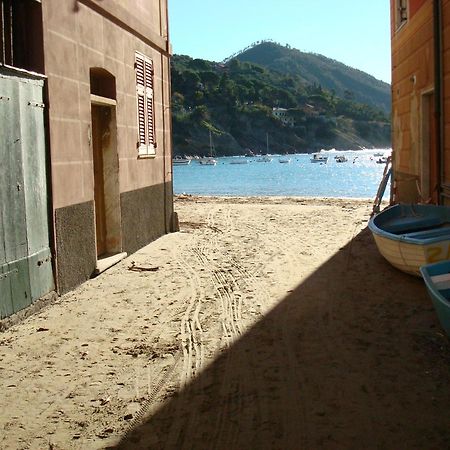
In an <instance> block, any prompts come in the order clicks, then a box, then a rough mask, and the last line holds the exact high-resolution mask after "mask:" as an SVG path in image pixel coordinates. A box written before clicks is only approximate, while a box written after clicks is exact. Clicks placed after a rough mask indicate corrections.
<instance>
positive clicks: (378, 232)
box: [369, 204, 450, 276]
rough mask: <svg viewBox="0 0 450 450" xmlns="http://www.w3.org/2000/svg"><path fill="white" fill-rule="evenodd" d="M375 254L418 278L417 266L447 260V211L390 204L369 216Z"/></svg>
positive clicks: (449, 227)
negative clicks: (377, 251) (377, 252)
mask: <svg viewBox="0 0 450 450" xmlns="http://www.w3.org/2000/svg"><path fill="white" fill-rule="evenodd" d="M369 229H370V230H371V231H372V234H373V237H374V239H375V242H376V244H377V247H378V250H379V252H380V253H381V254H382V255H383V257H384V258H386V259H387V260H388V261H389V262H390V263H391V264H392V265H393V266H394V267H396V268H398V269H400V270H402V271H404V272H406V273H410V274H412V275H416V276H420V267H421V266H424V265H427V264H431V263H435V262H439V261H443V260H446V259H450V208H449V207H446V206H436V205H417V204H412V205H394V206H391V207H390V208H387V209H385V210H384V211H382V212H380V213H379V214H377V215H375V216H374V217H372V218H371V219H370V221H369Z"/></svg>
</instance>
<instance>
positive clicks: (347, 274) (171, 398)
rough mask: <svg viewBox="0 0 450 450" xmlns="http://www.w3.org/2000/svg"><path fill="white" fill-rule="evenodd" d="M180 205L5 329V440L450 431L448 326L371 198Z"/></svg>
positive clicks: (210, 439) (0, 354)
mask: <svg viewBox="0 0 450 450" xmlns="http://www.w3.org/2000/svg"><path fill="white" fill-rule="evenodd" d="M175 206H176V211H177V212H178V214H179V219H180V228H181V230H180V232H178V233H173V234H170V235H167V236H163V237H162V238H160V239H158V240H157V241H155V242H153V243H152V244H150V245H148V246H147V247H145V248H144V249H142V250H141V251H139V252H137V253H136V254H133V255H131V256H129V257H128V258H127V259H126V260H124V261H122V262H121V263H119V264H118V265H116V266H114V267H113V268H111V269H109V270H108V271H107V272H105V273H104V274H102V275H101V276H99V277H97V278H95V279H92V280H90V281H88V282H87V283H85V284H83V285H82V286H81V287H79V288H78V289H76V290H75V291H73V292H71V293H69V294H67V295H64V296H62V297H60V298H59V299H58V300H57V302H56V303H54V304H52V305H51V306H49V307H47V308H45V309H44V310H42V311H41V312H40V313H38V314H36V315H34V316H32V317H30V318H28V319H26V320H25V321H24V322H22V323H20V324H18V325H16V326H14V327H12V328H10V329H8V330H7V331H5V332H3V333H1V334H0V448H2V449H28V448H31V449H47V448H51V449H97V448H107V447H112V448H117V447H119V448H152V449H153V448H154V449H163V448H166V449H185V448H186V449H213V448H214V449H246V450H247V449H319V448H320V449H361V448H365V449H366V448H367V449H370V448H373V449H385V448H386V449H400V448H404V449H414V448H417V449H425V448H426V449H432V448H433V449H440V448H448V443H449V442H450V427H449V418H448V417H449V415H448V412H449V409H450V407H449V405H450V388H449V383H448V381H449V377H450V365H449V362H450V345H449V341H448V339H447V338H446V337H445V336H444V334H443V332H442V330H441V328H440V327H439V324H438V321H437V319H436V316H435V314H434V311H433V308H432V305H431V302H430V300H429V298H428V296H427V294H426V291H425V288H424V285H423V283H422V281H421V280H420V279H418V278H414V277H412V276H409V275H405V274H403V273H401V272H399V271H397V270H396V269H394V268H392V267H390V266H389V265H388V264H387V263H386V262H385V261H384V260H383V259H382V257H381V256H380V255H379V254H378V252H377V250H376V248H375V245H374V243H373V239H372V237H371V235H370V233H369V232H368V230H367V228H366V225H367V220H368V219H369V213H370V210H371V205H370V202H368V201H366V200H343V199H342V200H336V199H299V198H290V199H283V198H226V199H223V198H202V197H188V196H185V197H178V198H177V200H176V204H175Z"/></svg>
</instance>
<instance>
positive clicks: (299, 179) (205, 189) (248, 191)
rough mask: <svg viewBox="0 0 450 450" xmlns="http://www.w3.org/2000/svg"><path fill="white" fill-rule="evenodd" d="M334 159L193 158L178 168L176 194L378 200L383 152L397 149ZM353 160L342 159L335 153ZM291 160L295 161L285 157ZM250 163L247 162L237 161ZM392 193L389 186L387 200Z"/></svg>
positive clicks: (175, 171) (346, 153)
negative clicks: (208, 162)
mask: <svg viewBox="0 0 450 450" xmlns="http://www.w3.org/2000/svg"><path fill="white" fill-rule="evenodd" d="M322 153H323V154H325V155H326V156H328V157H329V158H328V162H327V163H326V164H323V163H311V162H310V158H311V155H308V154H295V155H288V156H280V155H271V158H273V159H272V161H271V162H259V161H258V160H261V157H251V158H249V157H224V158H216V160H217V165H215V166H212V165H201V164H199V163H198V161H196V160H193V161H191V163H190V164H189V165H187V166H174V167H173V182H174V192H175V193H176V194H183V193H184V194H193V195H218V196H304V197H350V198H374V197H375V195H376V193H377V190H378V187H379V184H380V181H381V179H382V176H383V170H384V168H385V164H379V163H377V161H378V160H379V159H380V157H379V156H375V153H383V154H384V156H389V155H390V154H391V150H386V149H381V150H375V149H373V150H358V151H352V150H347V151H337V150H329V151H325V152H322ZM337 155H343V156H345V157H346V158H347V159H348V161H346V162H342V163H338V162H336V160H335V158H334V157H335V156H337ZM286 158H290V159H291V161H290V163H280V160H283V159H286ZM242 161H245V163H244V164H236V163H237V162H242ZM386 196H389V185H388V187H387V188H386V193H385V198H386Z"/></svg>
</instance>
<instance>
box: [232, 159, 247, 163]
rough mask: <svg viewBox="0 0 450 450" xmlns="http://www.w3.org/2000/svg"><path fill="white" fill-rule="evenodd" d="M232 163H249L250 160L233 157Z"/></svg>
mask: <svg viewBox="0 0 450 450" xmlns="http://www.w3.org/2000/svg"><path fill="white" fill-rule="evenodd" d="M230 164H248V160H246V159H244V158H241V159H233V160H232V161H230Z"/></svg>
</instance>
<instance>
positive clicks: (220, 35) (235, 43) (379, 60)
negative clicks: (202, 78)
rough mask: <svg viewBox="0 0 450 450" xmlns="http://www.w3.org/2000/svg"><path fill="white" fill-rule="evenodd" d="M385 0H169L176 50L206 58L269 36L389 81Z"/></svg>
mask: <svg viewBox="0 0 450 450" xmlns="http://www.w3.org/2000/svg"><path fill="white" fill-rule="evenodd" d="M389 14H390V11H389V0H359V1H358V0H308V1H307V0H225V1H223V0H221V1H219V0H169V17H170V24H169V27H170V39H171V42H172V46H173V51H174V53H176V54H183V55H189V56H192V57H193V58H203V59H208V60H210V61H222V60H223V59H225V58H226V57H227V56H230V55H231V54H233V53H235V52H237V51H239V50H241V49H243V48H245V47H247V46H248V45H250V44H251V43H253V42H256V41H259V40H262V39H273V40H274V41H276V42H279V43H280V44H283V45H284V44H289V45H291V46H292V47H294V48H298V49H299V50H302V51H306V52H314V53H320V54H322V55H325V56H328V57H329V58H333V59H336V60H338V61H341V62H343V63H344V64H347V65H348V66H351V67H355V68H357V69H360V70H363V71H364V72H367V73H370V74H371V75H373V76H375V77H376V78H378V79H380V80H383V81H386V82H390V80H391V59H390V58H391V56H390V26H389V20H390V18H389Z"/></svg>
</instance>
